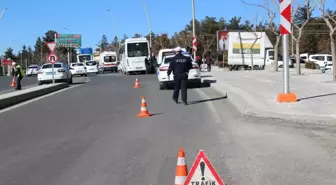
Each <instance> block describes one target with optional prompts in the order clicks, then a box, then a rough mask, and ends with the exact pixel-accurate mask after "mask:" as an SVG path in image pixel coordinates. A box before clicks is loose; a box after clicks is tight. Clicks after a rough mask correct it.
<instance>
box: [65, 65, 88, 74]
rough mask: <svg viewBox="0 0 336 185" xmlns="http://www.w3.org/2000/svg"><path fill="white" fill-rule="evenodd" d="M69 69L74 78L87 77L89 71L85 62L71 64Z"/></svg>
mask: <svg viewBox="0 0 336 185" xmlns="http://www.w3.org/2000/svg"><path fill="white" fill-rule="evenodd" d="M69 69H70V72H71V74H72V75H73V76H75V75H80V76H87V70H86V67H85V64H84V63H83V62H79V63H71V64H70V68H69Z"/></svg>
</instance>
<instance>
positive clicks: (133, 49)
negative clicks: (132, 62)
mask: <svg viewBox="0 0 336 185" xmlns="http://www.w3.org/2000/svg"><path fill="white" fill-rule="evenodd" d="M127 51H128V52H127V55H128V57H144V56H148V53H149V51H148V44H147V42H142V43H128V44H127Z"/></svg>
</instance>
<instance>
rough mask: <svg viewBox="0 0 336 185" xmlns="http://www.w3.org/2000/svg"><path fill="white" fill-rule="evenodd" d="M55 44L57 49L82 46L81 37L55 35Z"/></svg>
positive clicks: (78, 35)
mask: <svg viewBox="0 0 336 185" xmlns="http://www.w3.org/2000/svg"><path fill="white" fill-rule="evenodd" d="M56 42H57V46H59V47H71V48H80V47H81V46H82V35H80V34H56Z"/></svg>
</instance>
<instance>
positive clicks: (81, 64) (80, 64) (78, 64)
mask: <svg viewBox="0 0 336 185" xmlns="http://www.w3.org/2000/svg"><path fill="white" fill-rule="evenodd" d="M71 66H72V67H76V66H84V64H83V63H74V64H71Z"/></svg>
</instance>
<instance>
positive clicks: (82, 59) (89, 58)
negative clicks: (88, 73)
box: [78, 55, 91, 62]
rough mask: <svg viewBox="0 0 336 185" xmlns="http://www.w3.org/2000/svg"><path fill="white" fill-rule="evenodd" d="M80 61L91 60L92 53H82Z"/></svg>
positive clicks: (79, 57)
mask: <svg viewBox="0 0 336 185" xmlns="http://www.w3.org/2000/svg"><path fill="white" fill-rule="evenodd" d="M78 59H79V62H84V61H89V60H91V55H80V56H78Z"/></svg>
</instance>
